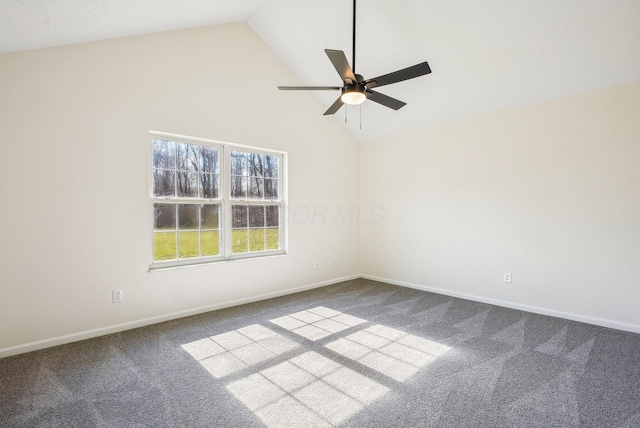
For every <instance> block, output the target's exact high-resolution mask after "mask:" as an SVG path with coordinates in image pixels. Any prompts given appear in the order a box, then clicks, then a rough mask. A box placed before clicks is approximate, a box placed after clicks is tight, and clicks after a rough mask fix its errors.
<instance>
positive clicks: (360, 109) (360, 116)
mask: <svg viewBox="0 0 640 428" xmlns="http://www.w3.org/2000/svg"><path fill="white" fill-rule="evenodd" d="M360 130H361V131H362V104H360Z"/></svg>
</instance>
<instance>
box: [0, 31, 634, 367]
mask: <svg viewBox="0 0 640 428" xmlns="http://www.w3.org/2000/svg"><path fill="white" fill-rule="evenodd" d="M296 83H298V81H297V79H296V77H295V76H294V75H293V74H292V72H291V71H290V70H289V69H288V68H287V67H286V66H285V65H284V64H283V63H282V62H281V61H280V60H279V59H278V58H277V57H275V55H274V54H273V53H272V52H271V51H270V49H269V48H268V47H266V45H265V44H264V43H263V42H262V41H261V40H260V39H259V38H258V37H257V36H256V35H255V34H254V33H253V31H252V30H250V29H249V27H248V26H247V25H245V24H229V25H223V26H214V27H203V28H198V29H191V30H184V31H176V32H168V33H161V34H155V35H148V36H140V37H132V38H125V39H118V40H111V41H104V42H96V43H89V44H83V45H75V46H67V47H60V48H52V49H44V50H37V51H31V52H23V53H14V54H5V55H0V131H1V132H0V147H1V150H2V156H1V157H0V159H1V162H2V167H1V168H0V194H1V195H2V197H3V198H4V199H3V201H4V202H3V204H2V210H0V239H1V244H2V245H0V289H1V290H2V295H1V297H2V298H0V356H5V355H11V354H13V353H17V352H22V351H26V350H29V349H37V348H41V347H45V346H49V345H53V344H56V343H63V342H65V341H71V340H77V339H81V338H84V337H91V336H94V335H98V334H103V333H107V332H110V331H118V330H121V329H125V328H130V327H133V326H136V325H142V324H145V323H150V322H155V321H159V320H163V319H169V318H172V317H177V316H180V315H185V314H190V313H196V312H199V311H203V310H206V309H212V308H216V307H222V306H225V305H229V304H233V303H239V302H243V301H247V300H252V299H257V298H262V297H265V296H271V295H277V294H283V293H288V292H291V291H294V290H296V289H303V288H306V287H313V286H318V285H322V284H326V283H331V282H334V281H337V280H339V279H342V278H348V277H354V276H357V275H359V274H361V273H362V274H364V275H367V276H370V277H376V278H384V279H386V280H389V281H391V282H395V283H398V284H404V285H409V286H415V287H419V288H423V289H435V290H438V291H440V292H443V293H447V294H453V295H459V296H463V297H471V298H474V299H476V300H484V301H490V302H494V303H498V304H503V305H507V306H512V307H520V308H524V309H530V310H534V311H538V312H543V313H551V314H556V315H562V316H566V317H569V318H575V319H580V320H583V321H588V322H594V323H599V324H603V325H611V326H614V327H617V328H623V329H628V330H632V331H640V311H638V310H637V306H638V305H637V302H638V301H640V284H639V281H638V278H639V277H640V275H639V274H640V272H639V271H640V185H639V184H638V183H640V168H638V161H639V160H640V139H639V138H640V124H639V121H638V117H640V82H636V83H633V84H629V85H624V86H619V87H614V88H610V89H605V90H602V91H598V92H595V93H589V94H583V95H580V96H576V97H571V98H567V99H561V100H556V101H551V102H548V103H545V104H540V105H535V106H530V107H526V108H521V109H517V110H512V111H506V112H501V113H497V114H494V115H491V116H485V117H481V118H477V119H471V120H465V121H461V122H457V123H452V124H448V125H442V126H438V127H435V128H431V129H428V130H423V131H420V132H414V133H410V134H406V135H401V136H397V137H394V138H390V139H385V140H380V141H375V142H370V143H363V144H362V145H361V146H359V145H358V144H357V143H356V142H355V141H354V139H353V138H352V137H351V136H350V135H349V134H348V133H347V132H346V131H345V129H344V128H343V127H342V126H341V125H340V124H339V122H338V121H335V120H333V119H331V118H325V117H322V112H323V111H324V110H325V108H324V106H322V105H321V104H320V103H319V102H318V101H317V99H316V98H315V97H314V96H313V95H312V94H310V93H303V92H295V93H283V92H279V91H277V90H276V86H277V85H278V84H296ZM238 95H240V96H242V98H240V97H239V96H238ZM152 129H153V130H157V131H164V132H171V133H177V134H183V135H190V136H195V137H203V138H212V139H218V140H224V141H230V142H233V143H238V144H246V145H252V146H259V147H265V148H271V149H276V150H282V151H286V152H288V153H289V162H290V164H289V166H290V168H289V210H288V211H289V214H290V221H289V250H290V252H289V254H288V255H287V256H282V257H272V258H264V259H256V260H248V261H239V262H229V263H218V264H212V265H207V266H199V267H190V268H182V269H174V270H164V271H158V272H152V273H149V272H148V271H147V268H148V263H149V199H148V197H149V156H150V148H149V138H148V132H149V130H152ZM359 206H361V207H360V209H357V207H359ZM334 259H337V262H338V265H337V266H335V267H334V266H333V261H334ZM316 261H318V262H319V263H320V269H317V270H316V269H315V268H314V262H316ZM504 272H510V273H512V274H513V283H512V284H510V285H507V284H504V283H503V282H502V274H503V273H504ZM113 289H123V290H124V296H125V301H124V302H123V303H119V304H113V303H111V290H113Z"/></svg>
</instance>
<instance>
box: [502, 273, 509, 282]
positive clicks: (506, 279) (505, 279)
mask: <svg viewBox="0 0 640 428" xmlns="http://www.w3.org/2000/svg"><path fill="white" fill-rule="evenodd" d="M504 282H508V283H511V274H510V273H505V274H504Z"/></svg>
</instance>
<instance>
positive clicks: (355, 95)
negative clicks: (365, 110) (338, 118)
mask: <svg viewBox="0 0 640 428" xmlns="http://www.w3.org/2000/svg"><path fill="white" fill-rule="evenodd" d="M340 99H341V100H342V102H343V103H345V104H349V105H352V106H355V105H358V104H362V103H363V102H364V101H365V100H366V99H367V97H366V95H365V94H364V93H362V92H355V91H353V92H345V93H344V94H342V96H341V97H340Z"/></svg>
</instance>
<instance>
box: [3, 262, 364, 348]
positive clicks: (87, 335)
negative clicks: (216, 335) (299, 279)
mask: <svg viewBox="0 0 640 428" xmlns="http://www.w3.org/2000/svg"><path fill="white" fill-rule="evenodd" d="M358 278H360V275H350V276H345V277H342V278H335V279H330V280H327V281H322V282H317V283H314V284H308V285H303V286H301V287H296V288H289V289H287V290H281V291H275V292H272V293H266V294H261V295H259V296H252V297H246V298H243V299H237V300H231V301H228V302H222V303H216V304H214V305H208V306H202V307H199V308H194V309H188V310H185V311H179V312H172V313H169V314H164V315H158V316H155V317H151V318H144V319H141V320H136V321H129V322H125V323H122V324H116V325H110V326H106V327H101V328H96V329H93V330H86V331H80V332H77V333H72V334H66V335H64V336H57V337H53V338H50V339H44V340H38V341H35V342H29V343H24V344H22V345H17V346H11V347H8V348H2V349H0V358H4V357H9V356H11V355H17V354H23V353H25V352H31V351H37V350H39V349H44V348H50V347H52V346H58V345H64V344H65V343H71V342H77V341H80V340H85V339H91V338H93V337H98V336H104V335H106V334H111V333H118V332H121V331H125V330H131V329H134V328H138V327H144V326H146V325H151V324H157V323H160V322H164V321H170V320H174V319H178V318H184V317H188V316H192V315H198V314H202V313H205V312H210V311H215V310H217V309H224V308H230V307H232V306H238V305H243V304H245V303H253V302H257V301H260V300H266V299H272V298H274V297H281V296H286V295H288V294H295V293H299V292H301V291H306V290H311V289H314V288H320V287H325V286H327V285H331V284H337V283H339V282H344V281H350V280H354V279H358Z"/></svg>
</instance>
